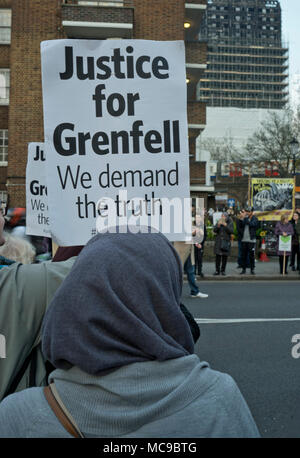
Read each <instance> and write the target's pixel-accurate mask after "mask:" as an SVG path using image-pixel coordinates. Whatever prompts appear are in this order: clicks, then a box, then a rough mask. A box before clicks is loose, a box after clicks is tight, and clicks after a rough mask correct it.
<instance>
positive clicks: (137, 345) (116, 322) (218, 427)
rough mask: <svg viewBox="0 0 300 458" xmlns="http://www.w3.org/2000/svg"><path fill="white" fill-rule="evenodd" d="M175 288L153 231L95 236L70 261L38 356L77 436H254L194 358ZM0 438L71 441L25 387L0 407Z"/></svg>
mask: <svg viewBox="0 0 300 458" xmlns="http://www.w3.org/2000/svg"><path fill="white" fill-rule="evenodd" d="M145 257H146V258H147V263H146V264H145V263H144V262H143V260H144V259H145ZM181 290H182V266H181V262H180V259H179V257H178V255H177V253H176V251H175V250H174V248H173V246H172V245H171V243H169V242H168V240H167V239H166V238H165V237H164V236H163V235H162V234H160V233H155V234H154V233H151V234H145V233H138V234H131V233H127V234H126V233H125V234H124V233H116V234H109V233H106V234H98V235H97V236H96V237H94V238H93V239H91V240H90V241H89V242H88V244H87V245H86V247H85V248H84V249H83V250H82V252H81V253H80V254H79V256H78V257H77V259H76V261H75V263H74V265H73V267H72V270H71V272H70V274H69V275H68V276H67V277H66V279H65V280H64V282H63V283H62V285H61V286H60V288H59V289H58V290H57V292H56V293H55V295H54V298H53V300H52V302H51V304H50V305H49V307H48V309H47V312H46V315H45V318H44V321H43V325H42V351H43V353H44V355H45V357H46V358H47V359H48V360H49V361H50V362H51V364H52V365H53V366H54V367H55V368H56V369H55V370H54V372H52V373H51V374H50V376H49V382H52V383H54V384H55V387H56V390H57V392H58V394H59V396H60V398H61V400H62V402H63V404H64V406H65V407H66V409H67V410H68V411H69V413H70V414H71V415H72V417H73V419H74V420H75V421H76V423H77V425H78V428H79V429H80V431H81V433H82V435H83V436H84V437H119V438H128V437H259V432H258V430H257V427H256V425H255V422H254V420H253V418H252V415H251V413H250V411H249V408H248V406H247V404H246V402H245V400H244V398H243V396H242V394H241V393H240V391H239V389H238V387H237V385H236V383H235V382H234V380H233V379H232V378H231V377H230V376H229V375H227V374H223V373H220V372H217V371H214V370H212V369H210V367H209V364H208V363H207V362H204V361H200V360H199V358H198V357H197V356H196V355H195V354H194V344H193V338H192V334H191V331H190V328H189V326H188V324H187V321H186V320H185V318H184V316H183V314H182V313H181V311H180V297H181ZM0 437H72V436H71V435H70V433H69V432H67V430H65V429H64V427H63V426H62V424H61V423H60V422H59V420H58V419H57V418H56V416H55V415H54V413H53V411H52V410H51V408H50V406H49V404H48V403H47V400H46V398H45V396H44V392H43V389H42V388H30V389H27V390H24V391H21V392H19V393H15V394H13V395H11V396H8V397H7V398H5V399H4V400H3V401H2V403H0Z"/></svg>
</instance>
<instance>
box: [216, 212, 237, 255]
mask: <svg viewBox="0 0 300 458" xmlns="http://www.w3.org/2000/svg"><path fill="white" fill-rule="evenodd" d="M226 223H227V226H223V225H221V226H218V223H217V224H216V225H215V226H214V232H215V234H216V241H215V248H214V252H215V254H218V255H221V256H224V255H225V256H229V254H230V249H229V251H227V252H225V251H222V250H221V241H222V240H227V241H229V242H230V241H231V234H233V222H232V219H231V218H230V217H228V218H227V219H226Z"/></svg>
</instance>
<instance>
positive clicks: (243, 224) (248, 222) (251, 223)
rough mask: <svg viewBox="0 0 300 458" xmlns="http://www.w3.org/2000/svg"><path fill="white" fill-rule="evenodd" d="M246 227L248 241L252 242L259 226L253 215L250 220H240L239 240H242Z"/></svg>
mask: <svg viewBox="0 0 300 458" xmlns="http://www.w3.org/2000/svg"><path fill="white" fill-rule="evenodd" d="M246 225H248V226H249V233H250V239H251V240H253V241H254V240H256V230H257V228H258V225H259V221H258V219H257V218H256V217H255V216H254V215H253V216H252V218H251V219H249V218H248V217H247V218H244V219H241V220H240V228H241V231H242V238H241V240H242V239H243V236H244V231H245V227H246Z"/></svg>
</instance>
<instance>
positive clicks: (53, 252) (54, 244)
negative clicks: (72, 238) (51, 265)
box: [52, 241, 58, 258]
mask: <svg viewBox="0 0 300 458" xmlns="http://www.w3.org/2000/svg"><path fill="white" fill-rule="evenodd" d="M57 248H58V245H57V244H56V243H55V242H53V241H52V258H54V255H55V253H56V251H57Z"/></svg>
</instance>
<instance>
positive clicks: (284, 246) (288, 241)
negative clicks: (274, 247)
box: [278, 235, 292, 251]
mask: <svg viewBox="0 0 300 458" xmlns="http://www.w3.org/2000/svg"><path fill="white" fill-rule="evenodd" d="M278 250H279V251H291V250H292V236H291V235H280V236H279V245H278Z"/></svg>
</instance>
